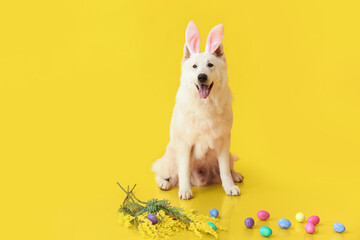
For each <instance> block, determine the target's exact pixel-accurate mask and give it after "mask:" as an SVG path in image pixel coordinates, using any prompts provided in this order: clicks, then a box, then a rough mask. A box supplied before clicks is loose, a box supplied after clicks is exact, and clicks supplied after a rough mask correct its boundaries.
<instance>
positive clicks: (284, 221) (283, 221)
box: [278, 218, 291, 229]
mask: <svg viewBox="0 0 360 240" xmlns="http://www.w3.org/2000/svg"><path fill="white" fill-rule="evenodd" d="M278 224H279V227H281V228H284V229H288V228H289V227H290V226H291V222H290V221H289V220H288V219H286V218H280V219H279V221H278Z"/></svg>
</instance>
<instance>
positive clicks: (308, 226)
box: [305, 223, 315, 234]
mask: <svg viewBox="0 0 360 240" xmlns="http://www.w3.org/2000/svg"><path fill="white" fill-rule="evenodd" d="M305 231H306V232H307V233H310V234H311V233H313V232H315V226H314V224H312V223H307V224H305Z"/></svg>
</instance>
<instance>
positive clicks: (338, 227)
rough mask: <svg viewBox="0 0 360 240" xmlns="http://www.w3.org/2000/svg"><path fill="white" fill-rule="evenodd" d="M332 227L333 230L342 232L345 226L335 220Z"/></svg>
mask: <svg viewBox="0 0 360 240" xmlns="http://www.w3.org/2000/svg"><path fill="white" fill-rule="evenodd" d="M333 229H334V231H335V232H338V233H342V232H344V231H345V226H344V225H343V224H342V223H339V222H336V223H334V224H333Z"/></svg>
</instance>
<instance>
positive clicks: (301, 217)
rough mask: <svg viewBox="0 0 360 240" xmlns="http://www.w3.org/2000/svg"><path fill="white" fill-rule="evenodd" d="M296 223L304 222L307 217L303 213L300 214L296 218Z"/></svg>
mask: <svg viewBox="0 0 360 240" xmlns="http://www.w3.org/2000/svg"><path fill="white" fill-rule="evenodd" d="M295 219H296V221H298V222H304V220H305V215H304V214H303V213H302V212H298V213H297V214H296V216H295Z"/></svg>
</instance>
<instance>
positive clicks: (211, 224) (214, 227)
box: [207, 222, 217, 231]
mask: <svg viewBox="0 0 360 240" xmlns="http://www.w3.org/2000/svg"><path fill="white" fill-rule="evenodd" d="M207 224H209V225H210V226H211V227H212V229H213V230H214V231H216V229H217V228H216V225H215V224H213V223H212V222H207Z"/></svg>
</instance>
